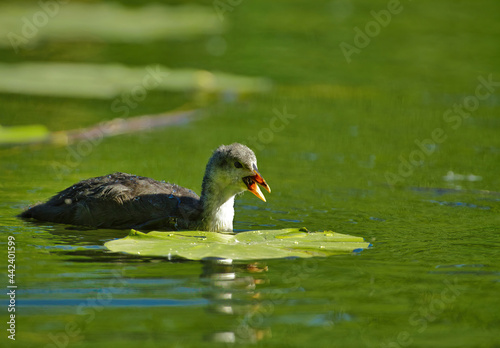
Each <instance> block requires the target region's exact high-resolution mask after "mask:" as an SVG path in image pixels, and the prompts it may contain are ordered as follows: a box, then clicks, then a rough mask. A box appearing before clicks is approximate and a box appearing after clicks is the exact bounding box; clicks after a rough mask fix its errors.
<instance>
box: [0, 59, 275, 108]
mask: <svg viewBox="0 0 500 348" xmlns="http://www.w3.org/2000/svg"><path fill="white" fill-rule="evenodd" d="M0 76H1V77H2V78H1V79H0V92H2V93H19V94H31V95H42V96H59V97H73V98H98V99H111V98H114V97H117V96H119V95H120V94H122V93H127V94H130V93H132V92H133V91H135V90H140V89H142V90H143V91H144V92H146V91H148V90H150V89H155V90H165V91H174V92H182V91H201V92H211V93H233V94H247V93H260V92H266V91H268V90H269V89H270V88H271V82H270V81H269V80H267V79H265V78H259V77H249V76H240V75H234V74H228V73H223V72H210V71H206V70H196V69H169V68H167V67H165V66H162V65H158V64H155V65H150V66H143V67H130V66H125V65H121V64H86V63H58V62H56V63H54V62H23V63H18V64H8V63H0Z"/></svg>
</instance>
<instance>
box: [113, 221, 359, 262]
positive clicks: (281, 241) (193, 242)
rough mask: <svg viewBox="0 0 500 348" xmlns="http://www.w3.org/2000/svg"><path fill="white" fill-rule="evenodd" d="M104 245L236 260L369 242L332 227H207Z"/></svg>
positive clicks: (320, 252)
mask: <svg viewBox="0 0 500 348" xmlns="http://www.w3.org/2000/svg"><path fill="white" fill-rule="evenodd" d="M105 246H106V247H107V248H108V249H109V250H111V251H114V252H125V253H128V254H136V255H145V256H177V257H181V258H185V259H190V260H201V259H204V258H207V257H218V258H225V259H233V260H255V259H275V258H284V257H313V256H328V255H335V254H344V253H349V252H352V251H353V250H356V249H364V248H367V247H368V246H369V243H367V242H365V241H364V240H363V238H361V237H355V236H350V235H347V234H340V233H336V232H332V231H325V232H302V231H301V230H299V229H298V228H287V229H282V230H266V231H248V232H240V233H236V234H233V233H217V232H204V231H179V232H150V233H147V234H145V233H142V232H138V231H135V230H132V231H131V233H130V235H128V236H127V237H125V238H121V239H116V240H112V241H109V242H107V243H106V244H105Z"/></svg>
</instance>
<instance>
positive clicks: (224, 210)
mask: <svg viewBox="0 0 500 348" xmlns="http://www.w3.org/2000/svg"><path fill="white" fill-rule="evenodd" d="M259 185H260V186H262V187H263V188H265V189H266V190H267V191H268V192H271V188H270V187H269V185H268V184H267V183H266V181H265V180H264V179H263V178H262V176H261V175H260V173H259V170H258V169H257V158H256V157H255V154H254V152H253V151H252V150H251V149H250V148H248V147H247V146H245V145H242V144H239V143H234V144H231V145H221V146H219V147H218V148H217V149H215V150H214V152H213V154H212V156H211V157H210V159H209V161H208V164H207V166H206V169H205V175H204V177H203V182H202V189H201V196H200V197H199V196H198V195H197V194H196V193H194V192H193V191H191V190H189V189H187V188H184V187H181V186H178V185H175V184H171V183H168V182H167V183H166V182H161V181H156V180H154V179H151V178H147V177H142V176H136V175H131V174H126V173H120V172H117V173H113V174H109V175H105V176H100V177H95V178H91V179H87V180H83V181H80V182H78V183H76V184H74V185H72V186H70V187H68V188H66V189H65V190H63V191H61V192H59V193H58V194H56V195H54V196H53V197H52V198H50V199H49V200H48V201H47V202H45V203H40V204H37V205H35V206H33V207H31V208H29V209H28V210H26V211H24V212H22V213H21V214H20V215H19V217H21V218H26V219H27V218H33V219H36V220H40V221H48V222H56V223H65V224H71V225H81V226H89V227H92V228H112V229H129V228H136V229H146V230H152V229H159V230H169V231H171V230H202V231H214V232H232V231H233V218H234V198H235V196H236V195H238V194H241V193H243V192H245V191H250V192H252V193H253V194H254V195H256V196H257V197H259V198H260V199H262V200H263V201H266V199H265V197H264V195H263V194H262V191H261V190H260V188H259Z"/></svg>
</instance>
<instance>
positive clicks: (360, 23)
mask: <svg viewBox="0 0 500 348" xmlns="http://www.w3.org/2000/svg"><path fill="white" fill-rule="evenodd" d="M202 4H203V5H205V6H207V7H208V8H211V7H212V2H210V1H206V2H204V3H202ZM401 6H402V10H401V11H400V12H399V13H397V14H393V15H392V17H391V20H390V23H389V24H388V25H387V26H385V27H380V33H379V34H378V35H375V36H374V37H372V38H371V39H370V42H369V44H368V45H367V46H366V47H364V48H361V49H359V52H358V53H354V54H352V55H351V56H350V58H351V60H352V61H351V62H350V63H347V61H346V59H345V57H344V55H343V54H342V51H341V49H340V48H339V45H340V44H341V43H342V42H346V43H348V44H350V45H353V44H354V42H353V40H354V36H355V32H354V27H359V28H364V27H365V25H366V24H367V23H369V22H370V21H372V20H373V17H372V16H371V15H370V11H372V10H373V11H376V12H379V11H381V10H383V9H386V8H387V2H385V1H356V2H350V1H326V2H320V1H316V2H305V1H273V2H266V1H243V2H241V3H240V4H239V5H238V6H236V7H235V8H234V9H233V10H232V11H231V12H226V13H225V14H224V24H225V25H226V28H225V31H224V32H223V33H222V34H221V37H222V38H223V40H224V41H225V44H226V49H225V51H224V52H222V51H221V52H222V54H221V55H211V54H210V53H208V51H207V49H206V47H207V43H206V42H207V40H208V38H207V37H197V38H191V39H186V40H171V41H162V42H153V43H144V44H138V43H135V44H125V43H122V44H120V43H109V44H105V43H103V42H99V41H96V42H94V41H92V40H87V41H83V42H79V41H75V42H71V41H63V42H57V41H55V42H51V41H44V42H41V43H39V44H38V45H37V46H36V47H35V48H34V49H30V50H22V51H21V52H19V53H17V54H16V53H15V52H14V51H13V50H12V49H10V48H7V47H4V48H3V49H1V50H0V57H1V60H2V61H3V62H10V63H13V62H22V61H46V60H50V61H71V62H91V63H107V62H121V63H124V64H127V65H131V66H134V65H138V66H142V65H148V64H163V65H165V66H168V67H171V68H195V69H204V70H209V71H224V72H229V73H234V74H240V75H248V76H262V77H267V78H269V79H271V80H272V81H273V83H274V88H273V89H272V90H271V91H270V92H268V93H264V94H254V95H244V96H241V97H240V98H238V100H236V101H235V100H232V98H230V97H229V98H228V97H227V96H226V97H221V98H214V97H211V98H208V99H207V98H201V99H200V96H199V95H196V94H193V93H189V92H186V93H173V92H172V93H169V92H160V91H151V92H149V93H148V95H147V98H146V99H145V100H144V101H142V102H140V103H138V105H137V107H136V108H134V109H133V110H132V111H131V116H135V115H143V114H155V113H161V112H165V111H169V110H174V109H192V108H196V109H199V113H198V115H199V117H198V118H197V119H196V120H194V121H191V122H189V123H187V124H183V125H179V126H174V127H169V128H164V129H161V130H155V131H150V132H142V133H137V134H129V135H121V136H116V137H112V138H106V139H104V140H102V141H101V142H99V143H98V144H95V145H92V146H88V144H84V143H77V144H74V145H71V146H69V147H64V146H60V147H58V146H42V145H35V146H19V147H3V148H1V149H0V161H1V162H0V166H1V171H0V189H1V192H2V194H1V196H0V218H1V225H2V227H0V228H1V230H2V238H1V244H2V246H1V248H2V253H1V255H2V256H1V257H2V262H1V264H2V265H3V266H2V267H3V268H4V271H3V272H2V277H1V278H0V280H1V286H2V287H3V288H4V290H3V292H4V293H7V288H6V287H7V285H8V279H9V278H8V277H7V273H6V272H5V270H6V269H7V261H6V260H7V238H8V236H14V237H15V240H16V278H15V279H16V284H17V285H18V289H17V294H16V301H17V302H16V342H15V343H14V342H10V340H9V339H8V338H7V336H8V332H7V331H6V330H5V329H6V324H5V322H6V321H7V320H9V319H8V314H9V313H8V312H7V308H8V307H7V303H8V302H7V301H8V297H7V296H6V295H3V296H2V298H1V302H0V303H1V304H2V306H1V308H0V316H1V320H2V323H4V324H3V325H2V328H3V329H2V335H3V336H2V337H0V341H1V342H2V343H1V345H2V346H4V345H7V344H9V345H11V346H14V345H17V346H19V347H21V346H22V347H73V346H74V347H111V346H113V347H137V346H141V347H220V346H245V345H248V346H263V347H308V346H311V347H496V346H498V345H499V344H500V338H499V334H500V330H499V327H500V314H499V306H500V305H499V303H500V302H499V300H498V294H499V293H500V252H499V250H500V249H499V247H500V238H499V237H498V231H499V225H500V224H499V223H500V218H499V216H500V215H499V211H500V193H499V191H500V190H499V187H500V178H499V175H498V173H499V171H500V133H499V132H500V119H499V117H498V115H499V111H500V102H499V100H500V99H499V96H500V83H499V82H500V66H499V64H498V62H499V61H500V60H499V59H500V45H499V44H498V43H499V41H498V38H499V37H500V24H499V22H498V13H499V11H500V3H498V2H496V1H482V2H480V3H475V2H465V1H463V2H456V1H442V2H439V3H436V2H432V1H413V2H406V1H402V2H401ZM217 40H219V41H220V38H218V39H217ZM480 79H486V80H487V79H491V80H493V81H494V83H493V84H492V85H491V86H490V89H489V90H488V89H486V88H482V87H479V90H478V91H477V90H476V89H477V88H478V86H479V85H480ZM476 93H482V94H478V95H477V97H476ZM475 101H477V105H476V104H474V103H475ZM111 102H112V100H89V99H78V98H58V97H35V96H28V95H19V94H16V93H10V94H8V93H5V94H0V115H1V116H0V117H1V124H2V125H4V126H6V125H27V124H35V123H36V124H44V125H46V126H47V127H48V128H49V129H50V130H53V131H55V130H64V129H74V128H80V127H86V126H89V125H92V124H95V123H97V122H100V121H102V120H109V119H113V118H115V117H117V115H116V114H115V113H113V112H112V111H111V109H110V104H111ZM464 103H466V104H465V105H466V106H467V107H468V108H470V109H471V110H472V111H470V112H469V111H465V112H467V113H468V114H467V115H466V114H462V115H461V114H459V113H457V112H455V111H452V112H448V111H447V110H449V109H451V110H453V108H454V107H455V105H457V107H460V106H461V105H464ZM276 111H278V113H280V114H282V115H283V113H287V114H288V115H289V116H288V117H285V118H283V117H282V118H281V119H279V118H278V119H276V117H277V113H276ZM278 120H279V121H281V123H280V122H278ZM283 120H285V121H283ZM271 129H274V130H271ZM259 134H260V135H259ZM235 141H237V142H242V143H246V144H248V145H249V146H251V147H253V148H254V150H255V152H256V154H257V157H258V161H259V169H260V171H261V174H262V175H263V177H264V178H265V179H266V180H267V182H268V183H269V185H270V186H271V188H272V193H271V194H266V197H267V203H264V202H261V201H259V200H258V199H257V198H256V197H254V196H253V195H251V194H249V193H246V194H244V195H243V196H241V197H239V198H238V199H237V201H236V208H235V209H236V216H235V228H236V229H237V230H249V229H265V228H273V229H277V228H286V227H302V226H307V228H308V229H310V230H325V229H331V230H334V231H337V232H340V233H346V234H351V235H356V236H362V237H364V238H365V239H366V240H367V241H369V242H370V243H372V245H373V247H372V248H370V249H368V250H364V251H362V252H361V253H354V254H347V255H343V256H342V255H341V256H332V257H328V258H318V259H310V260H300V259H295V260H290V259H286V260H272V261H265V260H263V261H261V262H259V263H258V264H257V265H253V266H252V265H245V264H235V265H228V266H220V265H219V266H217V265H214V264H210V263H208V262H207V263H200V262H194V261H193V262H190V261H184V262H178V261H176V262H172V261H169V260H167V259H164V258H145V257H135V256H134V257H132V256H127V255H121V254H112V253H109V252H107V251H106V250H105V248H104V247H103V244H104V242H105V241H108V240H110V239H112V238H116V237H123V236H124V235H126V232H123V231H112V230H106V231H102V230H98V231H96V230H81V229H78V228H72V227H69V226H62V225H56V224H51V223H30V222H24V221H20V220H18V219H17V218H15V215H16V214H18V213H19V212H21V211H22V210H23V209H24V208H25V207H27V206H28V205H29V204H33V203H34V202H37V201H43V200H45V199H46V198H48V197H50V196H51V195H53V194H54V193H56V192H57V191H59V190H61V189H64V188H65V187H67V186H69V185H71V184H73V183H74V182H77V181H79V180H81V179H84V178H88V177H93V176H98V175H104V174H108V173H111V172H114V171H123V172H130V173H134V174H138V175H144V176H149V177H153V178H155V179H159V180H162V179H165V180H168V181H170V182H175V183H177V184H179V185H182V186H185V187H189V188H192V189H194V190H195V191H196V192H198V193H199V192H200V186H201V179H202V176H203V171H204V167H205V165H206V161H207V159H208V157H209V156H210V153H211V151H212V149H214V148H215V147H217V146H218V145H220V144H227V143H232V142H235ZM419 144H423V145H419ZM75 154H77V155H75ZM60 165H65V166H66V167H65V168H67V170H65V171H64V172H63V173H61V172H58V171H57V168H60ZM450 172H451V173H450ZM6 342H8V343H6ZM231 342H234V343H231Z"/></svg>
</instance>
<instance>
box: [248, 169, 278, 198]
mask: <svg viewBox="0 0 500 348" xmlns="http://www.w3.org/2000/svg"><path fill="white" fill-rule="evenodd" d="M253 172H254V173H255V175H253V176H246V177H244V178H243V181H244V182H245V185H247V188H248V191H250V192H252V193H253V194H254V195H256V196H257V197H259V198H260V199H262V200H263V201H264V202H265V201H266V197H264V195H263V194H262V191H261V190H260V187H259V186H258V185H257V184H259V185H261V186H262V187H263V188H265V189H266V190H267V192H269V193H271V188H270V187H269V185H268V184H267V183H266V181H265V180H264V178H263V177H262V176H261V175H260V173H259V171H258V170H254V171H253Z"/></svg>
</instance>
